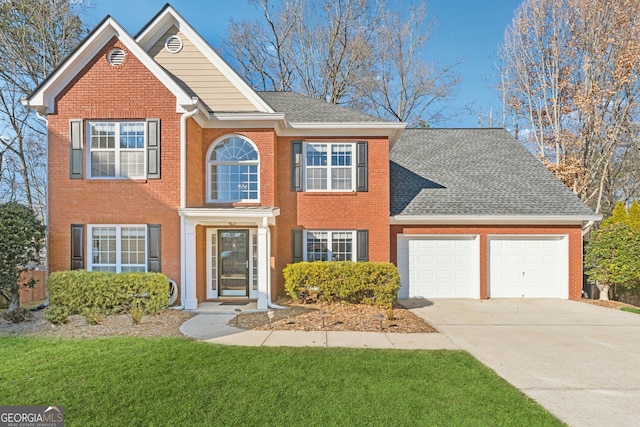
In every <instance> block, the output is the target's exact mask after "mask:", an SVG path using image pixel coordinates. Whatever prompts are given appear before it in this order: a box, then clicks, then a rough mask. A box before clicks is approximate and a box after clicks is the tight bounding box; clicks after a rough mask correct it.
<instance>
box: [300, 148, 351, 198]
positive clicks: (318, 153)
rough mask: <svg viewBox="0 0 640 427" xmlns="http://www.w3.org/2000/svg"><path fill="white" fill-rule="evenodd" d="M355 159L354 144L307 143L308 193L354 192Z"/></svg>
mask: <svg viewBox="0 0 640 427" xmlns="http://www.w3.org/2000/svg"><path fill="white" fill-rule="evenodd" d="M354 158H355V144H352V143H328V142H308V143H305V145H304V165H305V168H304V170H305V189H306V191H354V190H355V179H354V177H355V164H356V163H355V161H354Z"/></svg>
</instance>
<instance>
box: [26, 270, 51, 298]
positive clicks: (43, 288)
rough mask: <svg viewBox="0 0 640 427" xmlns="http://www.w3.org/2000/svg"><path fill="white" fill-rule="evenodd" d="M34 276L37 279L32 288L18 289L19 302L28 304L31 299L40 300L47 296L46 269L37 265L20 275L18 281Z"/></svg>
mask: <svg viewBox="0 0 640 427" xmlns="http://www.w3.org/2000/svg"><path fill="white" fill-rule="evenodd" d="M31 278H34V279H36V280H37V283H36V285H35V286H34V287H33V288H21V289H20V304H28V303H30V302H33V301H40V300H44V299H46V298H47V269H46V267H37V268H36V269H35V270H31V271H26V272H24V273H22V275H21V276H20V283H25V282H26V281H27V280H29V279H31Z"/></svg>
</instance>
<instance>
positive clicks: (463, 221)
mask: <svg viewBox="0 0 640 427" xmlns="http://www.w3.org/2000/svg"><path fill="white" fill-rule="evenodd" d="M601 219H602V216H600V215H591V216H581V215H576V216H572V215H550V216H539V215H495V216H494V215H474V216H471V215H469V216H466V215H464V216H463V215H439V216H421V215H396V216H392V217H391V218H390V219H389V224H391V225H413V224H415V225H444V224H450V225H582V224H584V223H586V222H589V221H600V220H601Z"/></svg>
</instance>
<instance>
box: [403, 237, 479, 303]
mask: <svg viewBox="0 0 640 427" xmlns="http://www.w3.org/2000/svg"><path fill="white" fill-rule="evenodd" d="M398 269H399V271H400V283H401V285H400V291H399V292H398V297H399V298H415V297H422V298H479V297H480V295H479V289H480V287H479V279H478V276H479V267H478V238H477V236H455V237H448V236H447V237H439V236H420V237H406V236H402V237H400V238H399V239H398Z"/></svg>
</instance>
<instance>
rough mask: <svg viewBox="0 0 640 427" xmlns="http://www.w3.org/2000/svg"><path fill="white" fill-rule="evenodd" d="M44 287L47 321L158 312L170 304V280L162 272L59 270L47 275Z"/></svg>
mask: <svg viewBox="0 0 640 427" xmlns="http://www.w3.org/2000/svg"><path fill="white" fill-rule="evenodd" d="M47 287H48V289H49V302H50V305H51V308H50V309H49V311H51V312H52V317H51V319H50V320H51V321H53V320H54V318H55V320H56V323H60V322H61V321H64V320H65V319H66V316H67V315H72V314H82V315H87V313H89V314H91V315H107V314H113V313H119V312H123V311H124V312H129V310H130V309H131V308H132V307H135V308H136V309H138V310H139V309H140V308H141V309H142V310H143V312H144V313H145V314H151V313H157V312H159V311H161V310H163V309H164V308H166V306H167V303H168V301H169V280H168V279H167V277H166V276H165V275H164V274H161V273H119V274H116V273H107V272H88V271H84V270H74V271H60V272H56V273H52V274H51V275H50V276H49V280H48V283H47ZM54 314H55V315H54ZM61 317H62V319H61Z"/></svg>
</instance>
